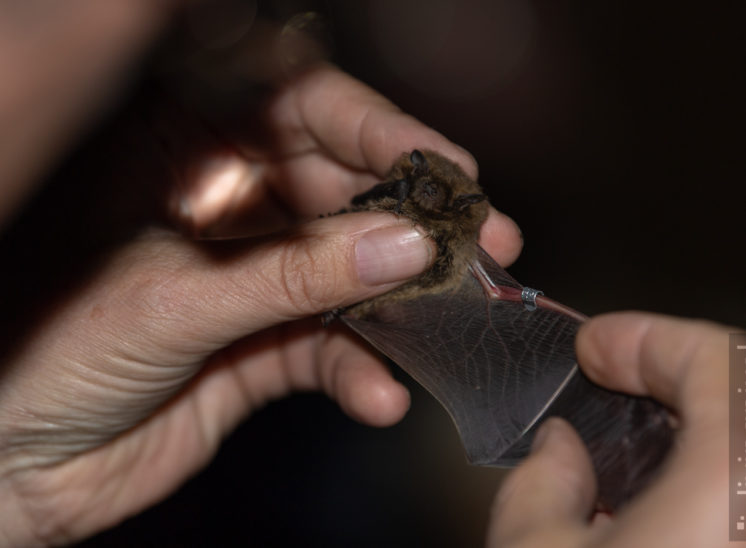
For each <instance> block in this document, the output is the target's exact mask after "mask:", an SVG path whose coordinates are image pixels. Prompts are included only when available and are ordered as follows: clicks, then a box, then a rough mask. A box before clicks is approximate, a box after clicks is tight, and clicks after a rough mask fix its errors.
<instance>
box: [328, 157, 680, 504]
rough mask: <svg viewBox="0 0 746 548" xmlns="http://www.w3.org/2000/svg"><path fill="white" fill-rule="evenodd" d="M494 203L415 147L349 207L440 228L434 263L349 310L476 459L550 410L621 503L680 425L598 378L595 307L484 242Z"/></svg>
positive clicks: (511, 440) (651, 470)
mask: <svg viewBox="0 0 746 548" xmlns="http://www.w3.org/2000/svg"><path fill="white" fill-rule="evenodd" d="M488 207H489V205H488V202H487V198H486V196H485V195H484V194H483V192H482V190H481V188H480V187H479V185H478V184H477V183H476V182H475V181H473V180H472V179H470V178H469V177H468V176H467V175H466V174H465V173H464V171H463V170H462V169H461V168H460V167H459V166H458V165H457V164H455V163H454V162H452V161H450V160H448V159H447V158H445V157H443V156H441V155H440V154H438V153H436V152H432V151H419V150H414V151H412V152H411V153H410V154H403V155H402V156H401V158H400V159H399V160H398V161H397V162H396V163H395V164H394V166H393V167H392V169H391V171H390V172H389V174H388V175H387V177H386V179H385V180H384V181H383V182H382V183H379V184H378V185H376V186H374V187H373V188H372V189H370V190H368V191H367V192H365V193H363V194H360V195H358V196H355V197H354V198H353V199H352V205H351V207H350V208H349V209H348V210H347V211H361V210H373V211H389V212H394V213H396V214H398V215H402V216H405V217H408V218H410V219H411V220H412V221H413V222H415V223H417V224H418V225H419V226H420V227H422V228H424V229H425V230H426V231H428V233H429V235H430V236H431V237H432V239H433V240H434V241H435V244H436V246H437V252H438V253H437V259H436V260H435V263H434V264H433V266H432V267H431V268H430V269H429V270H428V271H426V272H424V273H423V274H421V275H420V276H419V277H416V278H415V279H413V280H411V281H409V282H407V283H406V284H404V285H403V286H400V287H399V288H397V289H395V290H393V291H390V292H389V293H386V294H384V295H381V296H379V297H376V298H373V299H370V300H367V301H364V302H362V303H359V304H356V305H353V306H351V307H349V308H347V309H343V310H336V311H334V312H333V313H331V316H328V317H327V321H328V320H329V319H330V318H333V317H339V318H340V319H341V320H342V321H343V322H344V323H345V324H346V325H348V326H349V327H350V328H352V329H353V330H354V331H355V332H357V333H358V334H359V335H361V336H362V337H363V338H364V339H366V340H367V341H368V342H370V343H371V344H372V345H373V346H374V347H375V348H377V349H378V350H379V351H381V352H382V353H383V354H385V355H386V356H387V357H389V358H390V359H391V360H392V361H394V362H395V363H396V364H398V365H399V366H400V367H401V368H402V369H404V370H405V371H406V372H407V373H408V374H409V375H411V376H412V377H413V378H414V379H415V380H416V381H417V382H419V383H420V384H421V385H422V386H423V387H425V388H426V389H427V390H428V391H429V392H430V393H431V394H432V395H433V396H434V397H435V398H436V399H437V400H438V401H439V402H440V403H441V404H442V405H443V407H445V409H446V410H447V412H448V413H449V415H450V416H451V418H452V419H453V422H454V423H455V425H456V428H457V429H458V432H459V434H460V436H461V440H462V442H463V445H464V448H465V451H466V455H467V459H468V460H469V462H471V463H472V464H476V465H486V466H514V465H516V464H517V463H518V462H520V460H521V459H522V458H523V457H525V456H526V455H527V454H528V452H529V450H530V446H531V441H532V439H533V435H534V432H535V431H536V429H537V428H538V426H539V425H540V424H541V423H542V422H543V420H544V419H546V418H547V417H550V416H560V417H563V418H565V419H566V420H568V421H569V422H570V423H571V424H572V425H573V427H574V428H575V429H576V430H577V431H578V433H579V434H580V436H581V438H582V439H583V441H584V442H585V444H586V446H587V447H588V450H589V452H590V454H591V458H592V461H593V465H594V468H595V472H596V476H597V479H598V502H597V507H598V508H599V509H604V510H608V511H612V510H615V509H618V508H619V507H620V506H621V505H623V504H624V503H625V502H626V501H628V500H629V499H630V498H631V497H632V496H633V495H635V494H636V493H638V492H639V491H640V490H642V489H643V488H644V487H645V486H646V485H647V484H648V483H649V482H650V480H651V479H652V478H653V477H654V476H655V473H656V472H657V470H658V469H659V466H660V464H661V463H662V462H663V460H664V458H665V456H666V454H667V453H668V451H669V450H670V448H671V446H672V443H673V438H674V430H673V428H672V426H671V420H670V417H669V414H668V411H667V410H666V409H665V408H664V407H663V406H662V405H660V404H659V403H657V402H655V401H654V400H652V399H649V398H643V397H635V396H629V395H625V394H621V393H617V392H612V391H609V390H606V389H604V388H602V387H600V386H597V385H595V384H593V383H592V382H591V381H590V380H589V379H588V378H587V377H586V376H585V375H584V374H583V373H582V371H581V370H580V369H579V367H578V365H577V361H576V357H575V342H574V341H575V335H576V333H577V330H578V328H579V326H580V325H581V323H582V322H583V321H584V320H585V319H586V317H585V316H584V315H582V314H581V313H579V312H576V311H575V310H572V309H571V308H568V307H566V306H564V305H562V304H560V303H558V302H556V301H553V300H552V299H549V298H547V297H545V296H544V295H543V293H542V292H541V291H537V290H534V289H531V288H527V287H523V286H522V285H521V284H520V283H518V282H517V281H516V280H515V279H513V278H512V277H511V276H510V275H509V274H508V273H507V272H505V271H504V270H503V269H502V268H501V267H500V266H499V265H498V264H497V263H496V262H495V261H494V260H493V259H492V257H490V256H489V255H488V254H487V253H486V252H485V251H484V250H483V249H482V248H481V247H480V246H479V245H478V243H477V239H478V235H479V229H480V227H481V225H482V223H483V222H484V220H485V219H486V217H487V212H488Z"/></svg>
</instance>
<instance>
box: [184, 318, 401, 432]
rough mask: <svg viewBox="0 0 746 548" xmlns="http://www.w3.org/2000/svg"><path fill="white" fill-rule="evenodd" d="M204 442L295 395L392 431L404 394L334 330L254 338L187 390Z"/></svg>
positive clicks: (361, 348)
mask: <svg viewBox="0 0 746 548" xmlns="http://www.w3.org/2000/svg"><path fill="white" fill-rule="evenodd" d="M192 387H193V389H194V390H195V391H196V392H195V394H196V398H197V401H198V402H199V406H200V408H201V409H205V410H208V409H209V410H210V412H209V413H205V414H204V416H205V420H204V421H203V426H204V427H205V432H206V434H207V437H208V438H209V439H213V440H219V439H222V438H223V437H224V435H225V434H226V433H227V432H230V431H231V430H233V428H235V426H236V424H237V423H238V422H239V421H240V420H243V418H245V417H246V415H247V414H249V413H251V412H252V411H254V410H256V409H258V408H261V407H263V406H264V405H265V404H266V403H267V402H268V401H270V400H274V399H278V398H282V397H284V396H286V395H287V394H289V393H290V392H294V391H316V390H323V391H324V392H325V393H326V394H327V395H328V396H329V397H331V398H332V399H334V400H336V401H337V403H338V404H339V406H340V407H341V408H342V410H343V411H345V413H347V414H348V415H349V416H350V417H352V418H353V419H355V420H358V421H360V422H363V423H365V424H369V425H371V426H389V425H391V424H394V423H396V422H398V421H399V420H401V418H402V417H403V416H404V414H405V413H406V411H407V409H408V408H409V392H408V391H407V389H406V388H405V387H404V386H403V385H401V384H400V383H398V382H397V381H395V380H394V378H393V377H392V376H391V373H390V371H389V370H388V368H387V367H386V366H385V365H384V364H383V363H382V362H381V361H380V360H378V359H377V358H376V357H375V356H374V355H373V354H371V351H370V348H369V347H367V345H365V344H364V343H362V341H360V340H359V339H357V338H355V337H352V336H350V333H349V332H348V331H347V330H346V329H344V328H342V326H340V325H339V324H333V325H330V326H328V327H327V328H326V329H319V322H318V320H315V319H313V318H310V319H307V320H303V321H298V322H292V323H290V324H284V325H282V326H279V327H278V328H277V329H274V330H271V331H270V332H267V331H263V332H261V333H257V334H254V335H252V336H250V337H247V338H246V339H243V340H242V341H241V342H240V343H238V344H235V345H232V346H231V347H229V348H228V349H226V350H225V351H223V352H220V353H219V354H218V355H216V356H215V357H214V358H213V359H212V360H211V361H210V364H209V366H208V367H207V368H206V369H204V370H203V371H202V372H201V379H200V382H198V383H193V384H192Z"/></svg>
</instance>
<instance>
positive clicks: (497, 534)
mask: <svg viewBox="0 0 746 548" xmlns="http://www.w3.org/2000/svg"><path fill="white" fill-rule="evenodd" d="M734 331H738V329H736V328H730V329H729V328H726V327H723V326H719V325H717V324H713V323H709V322H704V321H693V320H684V319H678V318H670V317H666V316H657V315H653V314H643V313H616V314H608V315H605V316H599V317H597V318H594V319H592V320H591V321H589V322H588V323H587V324H586V325H584V326H583V327H582V328H581V330H580V333H579V334H578V339H577V351H578V359H579V361H580V363H581V365H582V367H583V370H584V371H585V372H586V373H587V374H588V375H589V377H590V378H591V379H593V380H595V381H596V382H598V383H599V384H602V385H604V386H607V387H609V388H614V389H617V390H622V391H625V392H628V393H631V394H639V395H649V396H653V397H654V398H656V399H658V400H659V401H661V402H663V403H665V404H666V405H668V406H669V407H670V408H671V409H673V410H675V412H676V414H677V418H678V422H679V424H678V428H679V432H678V437H677V444H676V448H675V450H674V451H673V454H672V455H671V456H670V457H669V459H668V461H667V462H666V463H665V465H664V469H663V472H662V474H661V476H660V477H659V478H658V479H657V481H655V482H654V484H653V485H652V486H650V487H649V489H648V490H646V491H645V492H643V493H642V494H640V495H639V496H638V497H637V498H636V499H634V500H632V501H631V502H630V504H629V505H628V506H627V507H626V508H624V509H622V510H621V511H620V512H619V513H618V514H617V515H615V516H613V518H611V519H609V517H608V516H606V515H598V516H595V519H594V515H593V507H594V500H595V489H596V486H595V479H594V476H593V471H592V468H591V463H590V457H589V455H588V453H587V451H586V449H585V447H584V446H583V444H582V443H581V441H580V438H579V437H578V435H577V434H576V433H575V431H574V430H572V428H570V426H569V425H568V424H567V423H566V422H564V421H561V420H560V419H550V421H548V423H547V425H546V426H547V428H546V430H544V431H543V432H540V433H539V434H541V437H542V438H543V439H539V440H538V443H537V444H536V445H537V446H535V447H534V450H533V453H532V455H531V456H530V457H529V458H528V459H526V461H525V462H524V463H523V464H522V465H521V466H520V467H519V468H517V469H516V470H515V471H514V472H513V473H512V474H511V475H510V476H509V477H508V478H507V479H506V481H505V482H504V484H503V486H502V488H501V492H500V493H499V494H498V496H497V499H496V501H495V504H494V507H493V509H492V520H491V525H490V528H489V532H488V545H489V546H495V547H497V546H500V547H508V548H510V547H517V546H521V547H534V546H535V547H539V546H559V547H565V546H567V547H571V546H572V547H576V546H604V547H606V546H620V547H621V546H662V547H669V546H670V547H678V546H708V547H710V546H713V547H714V546H733V545H736V544H739V545H740V544H743V543H735V542H729V541H728V531H729V529H728V492H729V491H728V489H729V478H728V441H729V414H728V401H729V399H728V394H729V388H728V382H729V369H728V367H729V358H728V353H729V350H728V349H729V346H728V334H729V333H731V332H734ZM539 434H537V436H539Z"/></svg>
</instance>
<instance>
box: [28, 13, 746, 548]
mask: <svg viewBox="0 0 746 548" xmlns="http://www.w3.org/2000/svg"><path fill="white" fill-rule="evenodd" d="M228 3H231V4H238V5H242V9H247V10H248V12H250V13H252V14H255V11H256V10H255V8H254V7H252V6H248V5H249V4H252V3H251V2H240V1H237V0H233V2H228ZM252 5H253V4H252ZM247 6H248V8H247ZM258 10H259V11H258V15H257V18H256V20H255V19H249V18H247V19H246V20H245V21H244V20H239V22H241V23H244V22H246V21H250V22H246V24H245V25H243V26H241V25H236V19H235V18H234V19H233V20H232V23H231V24H230V25H229V24H228V23H229V22H230V20H231V18H230V17H228V18H227V19H226V21H224V22H223V23H221V21H219V20H218V21H217V22H216V23H215V24H216V25H217V27H216V28H218V29H221V28H223V27H221V26H220V25H221V24H225V25H228V26H227V27H225V28H227V29H229V30H231V31H235V32H238V33H247V32H250V30H251V27H252V24H254V22H255V21H258V20H259V19H260V18H269V19H272V20H274V21H277V22H278V23H279V24H280V25H282V24H284V23H286V22H289V21H291V20H293V21H296V22H297V21H313V22H314V23H313V25H312V26H313V27H314V28H312V29H311V30H312V31H313V32H316V33H318V35H319V36H320V38H321V42H322V45H323V46H324V47H325V48H326V49H327V50H328V51H329V52H330V55H331V59H332V60H334V61H335V62H336V63H338V64H339V65H340V66H341V67H342V68H343V69H345V70H347V71H348V72H350V73H351V74H352V75H354V76H356V77H358V78H360V79H361V80H363V81H364V82H366V83H368V84H370V85H371V86H372V87H374V88H376V89H378V90H379V91H381V92H382V93H383V94H384V95H386V96H387V97H389V98H390V99H391V100H392V101H393V102H395V103H396V104H398V105H399V106H400V107H401V108H402V109H403V110H405V111H407V112H409V113H411V114H413V115H414V116H416V117H417V118H419V119H420V120H422V121H423V122H424V123H426V124H428V125H431V126H433V127H434V128H436V129H437V130H439V131H441V132H442V133H444V134H445V135H446V136H447V137H449V138H450V139H451V140H453V141H455V142H456V143H458V144H460V145H462V146H464V147H465V148H466V149H468V150H469V151H470V152H471V153H472V154H473V155H474V156H475V157H476V159H477V161H478V162H479V166H480V182H481V184H482V185H483V186H484V188H485V189H486V191H487V193H488V194H489V196H490V199H491V201H492V203H493V204H494V205H495V206H496V207H497V208H499V209H501V210H502V211H504V212H505V213H507V214H508V215H510V216H511V217H513V218H514V219H515V220H516V221H517V223H518V224H519V225H520V227H521V229H522V230H523V233H524V238H525V248H524V251H523V255H522V256H521V258H520V259H519V260H518V262H517V263H516V264H515V265H514V266H513V267H512V268H511V269H510V272H511V273H512V274H513V275H514V276H515V277H516V278H517V279H518V280H520V281H521V282H522V283H524V284H527V285H530V286H532V287H538V288H541V289H543V290H544V292H545V293H546V294H547V295H549V296H551V297H553V298H555V299H556V300H559V301H561V302H564V303H567V304H569V305H571V306H573V307H575V308H577V309H579V310H581V311H583V312H585V313H587V314H591V315H593V314H597V313H601V312H605V311H611V310H619V309H630V308H635V309H644V310H651V311H657V312H662V313H667V314H676V315H684V316H695V317H704V318H709V319H713V320H717V321H720V322H723V323H730V324H734V325H741V326H746V315H745V314H744V308H743V304H744V302H746V299H745V297H746V284H744V280H745V279H746V263H745V261H744V260H743V255H744V249H743V244H742V242H743V232H744V231H743V225H744V222H743V219H744V216H743V213H742V210H744V209H746V200H745V198H746V192H745V191H744V184H743V182H744V181H743V175H742V170H741V169H739V168H740V167H741V163H742V158H739V155H740V156H742V150H743V143H742V139H741V133H742V129H741V127H742V126H740V125H739V124H738V123H737V121H736V120H737V117H738V118H740V114H741V112H740V110H741V108H742V107H741V102H742V96H741V92H740V87H739V86H737V78H736V74H737V73H739V72H742V69H743V67H742V65H741V62H742V58H741V55H739V51H740V50H738V49H737V46H738V44H737V40H736V35H737V34H736V33H737V32H740V29H737V27H736V20H738V19H737V18H736V17H735V14H733V13H728V12H726V11H721V10H718V9H716V8H714V7H705V4H703V3H691V5H688V6H684V5H679V6H677V7H676V9H675V10H672V9H670V8H668V7H665V6H664V5H662V4H661V5H658V4H656V3H648V2H628V3H623V4H622V5H620V3H617V2H607V1H603V2H598V1H590V0H589V1H582V2H564V1H560V2H521V1H518V0H500V1H488V0H469V1H458V2H457V1H455V0H434V1H432V2H428V3H427V4H425V3H422V2H416V1H414V0H385V1H373V0H371V1H358V2H345V1H342V0H330V1H327V2H303V1H286V2H275V3H261V2H260V4H259V6H258ZM311 13H313V14H315V16H314V17H310V18H309V17H308V16H309V14H311ZM253 16H254V15H252V17H253ZM298 16H301V18H300V19H298ZM304 16H305V19H304V18H303V17H304ZM294 17H295V19H293V18H294ZM218 19H219V18H218ZM205 24H207V23H205ZM208 30H209V29H208ZM214 35H215V34H213V35H211V36H214ZM217 36H226V37H227V38H226V39H229V38H230V33H229V32H228V30H226V31H225V33H223V34H221V32H218V33H217ZM161 49H162V50H164V51H168V49H169V43H168V40H166V41H165V42H164V44H162V46H161ZM261 53H262V52H257V55H261ZM163 55H165V58H166V59H168V54H163ZM147 70H151V69H150V68H146V72H147ZM152 70H155V69H152ZM133 94H134V93H133ZM122 112H124V114H122ZM126 112H127V110H126V106H125V107H123V109H122V111H121V112H118V113H115V114H114V115H113V118H116V117H117V116H120V117H121V116H126ZM737 127H738V130H736V128H737ZM97 131H98V132H105V131H106V127H105V124H104V126H103V127H101V128H99V129H98V130H97ZM91 141H95V138H92V139H91ZM92 146H95V145H94V144H88V145H84V146H83V147H82V151H79V152H78V154H82V155H85V154H86V147H92ZM739 153H740V154H739ZM101 161H105V160H101ZM70 162H71V163H74V162H75V159H72V160H70ZM64 169H65V167H63V168H61V172H62V173H63V174H64ZM61 176H63V175H61ZM45 192H47V194H48V195H47V196H46V197H45V196H44V195H42V196H40V197H39V198H38V199H37V200H36V203H35V204H32V206H31V213H29V215H30V216H31V217H32V218H33V215H34V213H33V208H34V207H36V208H40V209H39V211H43V207H44V206H43V204H44V201H45V199H46V200H47V201H54V199H53V197H54V196H55V195H54V188H51V189H50V190H48V191H45ZM50 196H51V197H50ZM40 204H41V205H40ZM39 215H41V213H39ZM395 374H396V375H397V376H398V377H399V378H401V379H402V380H403V381H404V382H405V383H406V384H407V385H408V386H409V387H410V389H411V391H412V409H411V411H410V413H409V414H408V416H407V417H406V418H405V419H404V421H402V423H401V424H399V425H397V426H395V427H393V428H389V429H386V430H376V429H372V428H368V427H365V426H361V425H359V424H357V423H354V422H353V421H351V420H349V419H347V418H346V417H345V416H344V415H343V414H342V413H341V412H340V411H339V410H338V409H337V408H336V406H335V405H334V404H332V403H330V402H328V401H327V400H326V399H325V398H323V397H321V396H316V395H300V396H296V397H292V398H289V399H287V400H284V401H281V402H276V403H273V404H271V405H270V406H268V407H267V408H266V409H264V410H262V411H260V412H258V413H257V414H255V415H254V416H252V417H251V418H250V420H248V421H247V422H246V423H245V424H243V425H242V426H241V427H240V428H239V429H237V430H236V432H235V433H234V434H233V435H232V436H231V437H230V438H229V439H228V440H227V441H226V443H225V444H224V446H223V447H222V449H221V451H220V453H219V454H218V456H217V458H216V459H215V461H214V462H213V463H212V465H211V466H210V467H209V468H208V469H206V470H205V471H204V472H203V473H201V474H200V475H198V476H196V477H195V478H193V479H192V480H191V481H190V482H188V483H187V484H186V485H185V486H184V487H183V488H182V489H181V490H180V491H179V492H178V493H176V494H175V495H174V496H172V497H171V498H169V499H168V500H166V501H164V502H163V503H161V504H159V505H158V506H156V507H154V508H152V509H151V510H148V511H146V512H144V513H143V514H141V515H140V516H137V517H135V518H133V519H131V520H129V521H127V522H125V523H124V524H122V525H121V526H119V527H118V528H116V529H113V530H111V531H108V532H105V533H102V534H100V535H98V536H97V537H95V538H93V539H90V540H89V541H86V542H83V543H81V546H90V547H93V546H133V545H137V546H206V545H220V546H232V545H248V546H291V545H302V546H327V547H336V546H339V547H342V546H390V547H398V546H402V547H403V546H411V545H416V546H478V545H481V543H482V542H483V535H484V529H485V526H486V519H487V512H488V508H489V505H490V503H491V500H492V497H493V496H494V493H495V491H496V489H497V486H498V484H499V479H500V477H501V474H500V472H499V471H497V470H490V469H481V468H474V467H470V466H468V465H467V464H466V461H465V458H464V456H463V451H462V449H461V446H460V442H459V440H458V437H457V434H456V432H455V429H454V428H453V426H452V424H451V422H450V420H449V418H448V417H447V416H446V414H445V412H444V411H443V410H442V409H441V408H440V407H439V406H438V405H437V404H436V403H435V402H434V401H433V399H432V398H431V397H430V396H429V395H428V394H426V393H425V392H424V391H423V390H422V389H420V388H419V387H418V386H416V385H415V384H414V383H413V382H411V381H410V380H409V379H407V378H405V377H404V376H403V374H401V373H400V372H399V371H395Z"/></svg>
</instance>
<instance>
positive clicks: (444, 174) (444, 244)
mask: <svg viewBox="0 0 746 548" xmlns="http://www.w3.org/2000/svg"><path fill="white" fill-rule="evenodd" d="M415 154H420V155H421V156H419V157H416V156H415ZM422 157H424V159H425V164H426V165H425V164H422V165H420V166H418V165H416V164H417V160H418V159H420V158H422ZM413 159H414V160H415V161H414V162H413ZM402 180H406V181H407V183H408V184H409V191H408V193H407V195H406V197H405V198H404V199H403V200H400V198H399V197H397V194H396V191H395V185H396V182H397V181H402ZM397 205H398V206H399V208H400V211H399V214H400V215H403V216H405V217H408V218H410V219H411V220H412V222H413V223H414V224H416V225H418V226H420V227H421V228H422V229H424V230H425V231H427V233H428V234H429V235H430V237H431V238H432V239H433V240H434V241H435V244H436V246H437V250H438V256H437V258H436V259H435V262H434V264H433V266H432V267H431V268H430V269H428V270H427V271H425V272H424V273H422V274H421V275H420V276H418V277H417V278H414V279H413V280H411V281H409V282H407V283H406V284H404V285H403V286H401V287H399V288H397V289H394V290H393V291H390V292H388V293H386V294H384V295H381V296H379V297H376V298H374V299H370V300H368V301H365V302H363V303H360V304H357V305H354V306H353V307H350V308H349V309H348V310H346V311H345V313H348V314H351V315H353V316H356V317H363V316H365V315H366V314H367V313H368V312H369V311H370V310H372V309H374V308H375V307H376V306H378V305H379V304H382V303H385V302H387V301H390V300H392V299H396V300H407V299H410V298H413V297H415V296H417V295H420V294H422V293H423V292H427V293H430V292H432V293H438V292H442V291H448V290H450V289H452V288H454V287H455V286H456V285H457V284H458V282H459V280H460V279H461V276H462V274H463V273H464V272H465V270H466V269H467V268H468V265H469V262H470V261H471V260H472V259H473V258H474V256H475V253H476V243H477V239H478V238H479V229H480V227H481V226H482V223H484V221H485V219H486V218H487V212H488V208H489V204H488V202H487V199H486V196H484V194H483V193H482V189H481V188H480V187H479V185H478V184H477V183H476V182H475V181H474V180H472V179H470V178H469V176H468V175H466V173H464V171H463V170H462V169H461V167H460V166H459V165H458V164H456V163H454V162H452V161H451V160H449V159H447V158H445V157H444V156H442V155H440V154H438V153H437V152H433V151H430V150H424V151H422V152H421V153H420V152H419V151H413V152H412V153H411V154H410V153H405V154H402V156H401V157H400V158H399V159H398V160H397V161H396V163H395V164H394V165H393V167H392V168H391V170H390V171H389V173H388V175H387V176H386V179H385V180H384V181H383V182H382V183H380V184H378V185H376V186H375V187H373V188H372V189H371V190H369V191H368V192H366V193H363V194H361V195H359V196H356V197H355V198H353V206H352V207H351V208H350V209H349V211H391V212H395V210H396V209H397Z"/></svg>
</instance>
